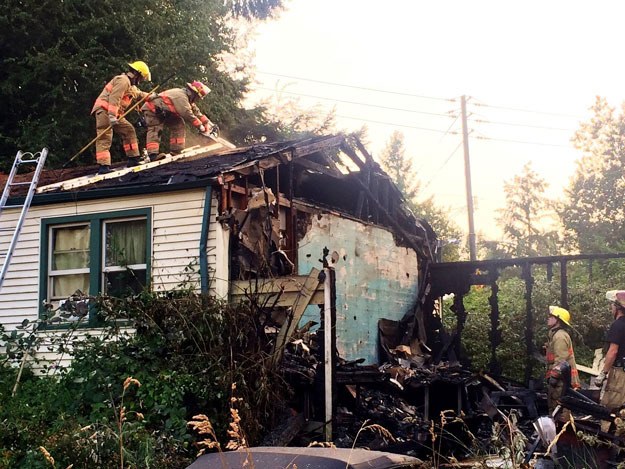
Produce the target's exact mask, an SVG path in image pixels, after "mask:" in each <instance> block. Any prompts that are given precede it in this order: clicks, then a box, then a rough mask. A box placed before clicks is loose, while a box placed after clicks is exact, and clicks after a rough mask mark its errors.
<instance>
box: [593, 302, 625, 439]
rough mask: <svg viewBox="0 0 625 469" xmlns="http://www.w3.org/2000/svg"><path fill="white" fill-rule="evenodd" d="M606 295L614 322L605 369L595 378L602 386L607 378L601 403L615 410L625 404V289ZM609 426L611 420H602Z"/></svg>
mask: <svg viewBox="0 0 625 469" xmlns="http://www.w3.org/2000/svg"><path fill="white" fill-rule="evenodd" d="M605 297H606V299H607V300H608V301H609V302H610V311H611V312H612V316H613V317H614V322H613V323H612V325H611V326H610V328H609V329H608V333H607V335H606V340H605V341H606V343H607V344H609V346H608V350H607V352H605V361H604V363H603V370H601V372H600V373H599V375H598V376H597V377H596V378H595V385H597V386H599V387H601V386H602V385H603V382H604V381H606V379H607V382H606V383H605V390H604V392H603V396H602V397H601V404H602V405H604V406H606V407H607V408H608V409H610V410H611V411H615V410H617V409H618V408H619V407H621V406H622V405H623V404H625V369H624V367H625V290H610V291H608V292H607V293H606V295H605ZM609 428H610V422H608V421H602V422H601V429H602V430H603V431H608V430H609Z"/></svg>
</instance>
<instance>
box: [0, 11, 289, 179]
mask: <svg viewBox="0 0 625 469" xmlns="http://www.w3.org/2000/svg"><path fill="white" fill-rule="evenodd" d="M279 6H280V0H247V1H246V0H230V1H227V2H223V1H218V0H201V1H200V0H177V1H173V0H97V1H96V0H65V1H62V2H57V1H46V0H44V1H33V0H7V2H5V4H4V7H3V8H2V11H1V12H0V56H1V57H2V62H1V65H2V66H1V67H0V99H1V100H2V103H3V106H2V108H1V109H0V154H2V155H15V153H16V152H17V150H18V149H22V150H26V151H32V150H38V149H40V148H41V147H43V146H47V147H48V148H49V149H50V156H49V159H48V161H49V163H50V164H51V165H52V166H54V165H57V166H58V165H60V164H61V163H64V162H65V161H67V160H68V159H69V158H70V156H71V155H72V154H74V153H75V152H76V151H77V150H78V149H80V148H81V147H83V146H84V145H85V144H86V143H87V142H88V141H89V140H91V139H92V138H93V136H94V124H93V121H92V118H91V117H90V116H89V112H90V110H91V107H92V105H93V101H94V100H95V98H96V96H97V95H98V94H99V92H100V91H101V89H102V87H103V86H104V85H105V84H106V82H107V81H108V80H109V79H110V78H111V77H112V76H113V75H115V74H118V73H121V72H123V71H125V70H127V65H126V64H127V63H128V62H130V61H133V60H144V61H145V62H147V63H148V64H149V66H150V69H151V71H152V76H153V79H154V83H152V84H147V86H145V85H144V86H143V89H146V90H147V89H149V88H150V87H153V86H154V85H155V84H158V83H161V82H162V81H163V80H164V79H165V78H166V77H168V76H170V75H171V74H172V73H175V76H173V77H172V78H171V79H170V80H169V81H168V82H167V83H164V84H163V88H169V87H174V86H184V84H185V82H187V81H189V80H192V79H196V80H201V81H204V82H206V83H207V84H208V85H209V87H210V88H211V89H212V90H213V93H211V94H210V95H209V97H208V98H207V99H205V100H204V101H203V102H202V103H201V104H200V105H201V106H202V107H204V108H206V109H205V111H206V112H207V114H208V115H209V116H211V119H212V120H214V121H215V122H218V123H219V124H220V127H222V129H228V128H229V127H231V126H234V123H235V122H236V121H237V119H238V118H239V117H240V116H241V115H244V114H245V111H243V110H242V109H241V108H240V101H241V99H242V97H243V94H244V92H245V90H246V86H247V78H246V77H247V74H246V73H245V68H242V69H241V73H240V74H239V76H238V78H237V79H234V78H232V77H231V75H229V74H228V73H227V72H226V71H225V68H224V67H223V66H222V61H221V58H222V56H223V55H224V54H228V53H233V52H235V50H236V30H235V29H234V28H233V27H232V26H231V25H232V22H231V21H230V19H231V18H233V17H234V16H236V15H240V16H243V17H246V18H254V17H258V18H266V17H268V16H270V15H271V13H272V12H274V11H276V9H278V8H279ZM80 160H81V161H79V162H80V163H90V162H91V161H92V158H90V157H89V154H88V153H87V154H85V155H83V156H82V157H81V158H80ZM3 163H4V166H5V167H6V166H7V165H8V164H10V162H7V161H4V162H3Z"/></svg>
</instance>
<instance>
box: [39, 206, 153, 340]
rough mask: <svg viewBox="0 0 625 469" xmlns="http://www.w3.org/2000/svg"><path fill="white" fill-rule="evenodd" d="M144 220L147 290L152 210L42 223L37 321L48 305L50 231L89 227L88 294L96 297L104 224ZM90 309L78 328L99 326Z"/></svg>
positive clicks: (101, 286)
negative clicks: (46, 304)
mask: <svg viewBox="0 0 625 469" xmlns="http://www.w3.org/2000/svg"><path fill="white" fill-rule="evenodd" d="M138 217H141V218H145V220H146V242H145V246H146V247H145V249H146V252H145V260H146V287H148V288H149V286H150V283H151V280H152V279H151V270H152V268H151V267H152V266H151V260H152V209H151V208H139V209H130V210H118V211H111V212H97V213H90V214H84V215H74V216H63V217H52V218H45V219H42V220H41V237H40V240H41V251H40V257H39V265H40V269H39V272H40V273H39V305H40V306H39V317H40V318H43V315H44V314H45V312H46V310H45V308H44V306H43V305H44V303H45V302H46V301H48V297H49V292H48V266H49V259H50V255H51V253H50V228H52V227H55V226H57V225H59V226H60V225H71V224H80V223H83V224H84V223H89V224H90V230H91V232H90V240H89V245H90V255H89V291H90V295H91V296H96V295H97V294H98V293H100V292H101V291H102V290H103V285H102V257H103V256H102V252H103V242H104V239H103V235H104V234H103V230H104V228H103V227H104V222H111V221H115V220H116V219H126V218H138ZM95 313H96V312H95V311H94V310H93V308H90V310H89V319H88V321H85V322H84V323H83V324H81V327H97V326H98V325H101V324H99V323H98V321H97V314H95ZM67 327H72V324H58V325H57V324H55V325H47V328H48V329H65V328H67Z"/></svg>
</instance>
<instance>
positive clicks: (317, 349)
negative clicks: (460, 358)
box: [280, 331, 625, 467]
mask: <svg viewBox="0 0 625 469" xmlns="http://www.w3.org/2000/svg"><path fill="white" fill-rule="evenodd" d="M319 335H320V334H319V333H318V332H315V331H313V332H310V331H307V332H306V333H305V334H302V335H300V336H299V337H298V338H297V339H296V340H294V341H292V342H290V343H289V344H288V345H287V347H286V350H285V352H284V355H283V360H282V362H281V365H280V366H281V369H282V371H283V373H284V376H285V377H286V379H287V380H288V381H289V383H290V384H291V386H292V387H293V389H294V397H295V400H294V402H293V404H292V405H293V407H292V409H293V411H294V412H293V414H292V415H295V417H292V421H293V422H297V424H293V425H291V432H290V433H289V434H288V435H289V436H288V438H287V440H288V441H286V440H284V439H283V440H281V441H280V444H282V445H295V446H307V445H309V444H311V443H313V442H316V441H322V440H323V435H322V434H321V429H322V427H323V413H322V411H321V410H319V409H321V408H322V404H323V403H322V396H323V383H322V380H321V376H322V375H323V367H324V363H323V359H322V357H323V354H322V349H323V344H322V342H321V341H320V340H319ZM394 353H395V355H396V356H403V357H406V353H405V349H404V350H402V349H400V350H394ZM400 361H401V363H403V364H400ZM407 361H408V362H411V363H412V365H410V366H406V363H407ZM419 361H420V360H419ZM333 374H334V391H333V394H332V395H333V396H334V402H333V408H334V414H333V418H332V444H333V445H335V446H337V447H342V448H352V447H366V448H370V449H373V450H380V451H389V452H394V453H399V454H406V455H410V456H415V457H418V458H420V459H422V460H432V459H433V458H441V459H440V461H441V467H442V466H444V464H443V463H444V462H447V463H451V462H452V461H465V460H475V459H476V458H478V459H479V458H482V460H484V459H489V460H496V459H497V458H501V457H502V455H506V454H508V453H507V451H509V449H510V448H512V447H516V448H520V451H521V452H523V453H524V455H525V457H526V458H527V460H528V461H530V460H532V461H534V464H536V461H539V460H540V459H541V458H542V456H543V455H544V452H545V451H546V450H547V447H548V444H549V442H548V441H542V440H540V438H539V433H537V430H536V429H537V426H536V422H538V421H540V420H541V416H546V415H547V414H548V411H547V402H546V395H545V393H544V391H543V390H542V389H529V388H527V387H525V386H523V385H522V384H520V383H516V382H514V381H512V380H508V379H504V378H502V377H497V378H494V377H492V376H489V375H488V374H486V373H483V372H473V371H470V370H468V369H466V368H463V367H462V366H461V365H459V364H457V363H456V364H449V363H447V362H443V363H439V364H437V365H433V364H431V363H429V362H427V361H426V362H424V363H422V364H421V365H419V366H416V365H414V363H413V362H412V361H411V360H410V358H402V359H398V360H395V361H389V362H387V363H384V364H383V365H381V366H377V365H365V364H363V360H352V361H346V360H343V359H341V358H339V357H336V365H335V367H334V370H333ZM562 405H563V406H564V407H567V408H570V410H571V411H572V413H573V417H574V424H573V422H572V423H571V424H570V427H571V429H569V431H568V432H567V433H568V440H567V438H566V437H564V436H561V437H560V438H561V441H560V445H561V448H560V455H561V456H560V457H567V458H570V457H571V454H572V453H575V451H577V452H579V451H581V450H580V449H579V447H580V445H581V446H583V443H581V441H582V439H580V438H581V437H582V435H584V434H593V435H598V437H599V440H600V441H603V442H606V443H605V444H607V445H612V446H618V445H619V444H622V441H620V439H619V437H618V436H615V435H614V434H602V433H601V432H600V430H599V425H600V420H601V418H611V419H614V418H615V416H610V415H609V413H608V414H606V413H605V412H606V410H605V408H603V407H602V406H600V405H598V404H594V405H593V404H591V403H590V402H589V401H587V400H583V399H582V398H580V397H576V396H567V397H565V398H563V400H562ZM545 418H546V417H542V419H545ZM556 420H557V419H556ZM617 424H618V420H617ZM294 425H296V427H297V431H293V428H294ZM558 425H559V428H561V426H562V423H559V424H558ZM573 425H575V426H573ZM621 427H624V428H625V426H623V425H621ZM573 429H574V430H573ZM577 432H581V433H579V438H578V434H577ZM585 432H587V433H585ZM571 438H572V439H574V440H575V442H574V443H571V441H570V440H571ZM535 440H536V443H535V444H534V445H532V442H533V441H535ZM602 444H604V443H602ZM606 448H607V446H606ZM552 451H554V450H552ZM596 451H597V450H596V449H594V448H590V449H589V447H587V446H584V452H585V454H587V455H588V454H591V455H592V457H593V458H595V457H598V456H597V454H596ZM565 455H566V456H565ZM556 457H557V453H556V454H555V455H554V459H555V458H556ZM586 457H588V456H586ZM449 467H453V466H449Z"/></svg>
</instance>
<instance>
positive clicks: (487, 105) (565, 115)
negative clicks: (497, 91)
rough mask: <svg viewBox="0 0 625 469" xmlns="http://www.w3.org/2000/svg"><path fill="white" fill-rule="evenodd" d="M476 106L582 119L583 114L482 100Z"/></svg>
mask: <svg viewBox="0 0 625 469" xmlns="http://www.w3.org/2000/svg"><path fill="white" fill-rule="evenodd" d="M473 104H474V105H475V106H480V107H489V108H492V109H503V110H506V111H517V112H529V113H532V114H545V115H549V116H559V117H572V118H575V119H582V117H581V116H574V115H572V114H563V113H559V112H548V111H536V110H532V109H522V108H514V107H506V106H495V105H493V104H485V103H481V102H476V103H473Z"/></svg>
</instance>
